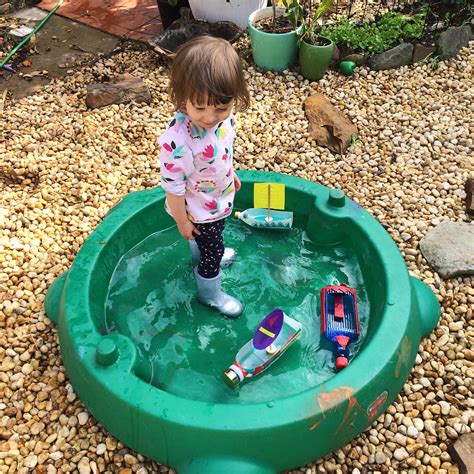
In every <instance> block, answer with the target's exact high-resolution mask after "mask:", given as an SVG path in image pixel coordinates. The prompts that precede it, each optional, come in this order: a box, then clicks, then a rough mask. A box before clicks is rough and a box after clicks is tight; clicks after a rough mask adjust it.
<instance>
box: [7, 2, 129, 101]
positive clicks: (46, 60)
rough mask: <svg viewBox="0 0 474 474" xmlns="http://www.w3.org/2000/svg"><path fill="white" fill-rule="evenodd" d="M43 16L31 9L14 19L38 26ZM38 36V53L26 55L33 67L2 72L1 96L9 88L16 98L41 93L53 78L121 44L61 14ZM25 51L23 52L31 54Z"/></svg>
mask: <svg viewBox="0 0 474 474" xmlns="http://www.w3.org/2000/svg"><path fill="white" fill-rule="evenodd" d="M42 15H44V11H42V10H40V9H38V8H28V9H25V10H22V11H19V12H16V13H14V14H13V15H12V16H14V17H16V18H20V19H21V20H22V21H21V23H22V24H25V25H27V26H32V27H34V26H35V25H36V24H38V23H39V21H41V16H42ZM35 36H36V38H35V40H34V41H35V51H37V53H35V52H33V53H32V54H27V55H25V59H27V60H28V61H29V62H31V66H29V67H25V66H22V65H21V63H20V64H18V65H17V66H18V67H17V68H16V73H10V72H7V71H5V70H3V71H0V79H1V80H0V93H3V91H4V90H5V89H8V90H9V93H10V94H11V96H12V97H13V98H20V97H24V96H27V95H30V94H32V93H34V92H37V91H39V90H40V89H41V88H42V87H43V86H44V85H45V84H47V83H48V82H49V81H50V80H51V79H52V78H53V77H59V76H64V75H66V74H68V71H71V70H74V68H75V67H77V66H78V65H80V64H82V63H84V62H89V61H92V60H94V59H95V58H97V57H98V56H100V55H101V54H106V53H109V52H111V51H113V50H114V49H115V48H116V47H117V46H118V45H119V44H120V41H121V40H120V38H119V37H117V36H114V35H111V34H109V33H105V32H103V31H100V30H98V29H95V28H92V27H89V26H87V25H84V24H82V23H79V22H76V21H71V20H70V19H67V18H62V17H60V16H57V15H53V16H52V17H51V18H50V19H49V20H48V21H47V22H46V23H45V24H44V26H43V27H42V28H41V29H40V30H39V31H38V32H37V34H36V35H35ZM25 48H27V47H26V46H25ZM25 48H23V51H27V49H26V50H25ZM30 49H31V45H30ZM43 71H45V72H46V74H43ZM25 75H27V76H26V78H25ZM28 76H31V78H29V77H28Z"/></svg>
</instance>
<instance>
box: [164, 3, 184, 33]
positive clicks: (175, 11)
mask: <svg viewBox="0 0 474 474" xmlns="http://www.w3.org/2000/svg"><path fill="white" fill-rule="evenodd" d="M156 3H157V4H158V11H159V12H160V18H161V24H162V25H163V29H164V30H166V29H167V28H168V26H170V25H171V23H173V21H175V20H177V19H178V18H180V14H179V9H180V8H181V7H189V1H188V0H156Z"/></svg>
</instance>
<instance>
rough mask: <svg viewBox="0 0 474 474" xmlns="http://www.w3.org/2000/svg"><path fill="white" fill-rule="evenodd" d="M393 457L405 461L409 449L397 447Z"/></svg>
mask: <svg viewBox="0 0 474 474" xmlns="http://www.w3.org/2000/svg"><path fill="white" fill-rule="evenodd" d="M393 457H394V458H395V459H396V460H397V461H403V460H404V459H406V458H407V457H408V453H407V450H406V449H405V448H397V449H396V450H395V452H394V453H393Z"/></svg>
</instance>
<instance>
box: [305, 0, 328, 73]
mask: <svg viewBox="0 0 474 474" xmlns="http://www.w3.org/2000/svg"><path fill="white" fill-rule="evenodd" d="M314 3H315V2H313V1H311V0H309V1H308V2H306V6H307V8H306V17H305V21H304V23H303V26H302V28H301V29H300V30H298V32H299V39H300V49H299V63H300V71H301V75H302V76H303V77H304V78H306V79H309V80H310V81H318V80H319V79H321V78H322V77H323V76H324V73H325V72H326V69H327V68H328V66H329V64H331V61H332V56H333V52H334V43H333V42H332V40H331V39H329V38H327V37H325V36H321V34H320V32H321V28H322V18H323V17H324V15H325V14H326V13H327V12H328V11H329V9H330V8H331V6H332V3H333V0H322V2H321V3H320V4H319V5H318V7H317V8H316V9H315V5H314Z"/></svg>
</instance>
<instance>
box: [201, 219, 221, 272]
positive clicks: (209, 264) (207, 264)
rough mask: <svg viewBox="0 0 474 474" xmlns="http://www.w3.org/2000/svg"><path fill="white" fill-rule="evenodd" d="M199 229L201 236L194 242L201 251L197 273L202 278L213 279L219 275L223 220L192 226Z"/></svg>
mask: <svg viewBox="0 0 474 474" xmlns="http://www.w3.org/2000/svg"><path fill="white" fill-rule="evenodd" d="M194 225H195V227H197V228H198V229H199V231H200V232H201V235H198V236H196V238H195V240H196V243H197V246H198V247H199V250H200V251H201V259H200V260H199V265H198V273H199V275H201V276H202V277H203V278H214V277H215V276H217V275H218V274H219V265H220V263H221V260H222V256H223V255H224V239H223V238H222V232H223V231H224V226H225V219H221V220H219V221H215V222H207V223H204V224H194Z"/></svg>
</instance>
